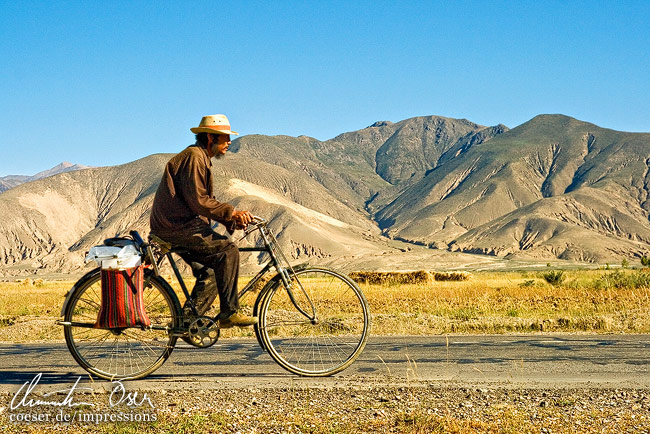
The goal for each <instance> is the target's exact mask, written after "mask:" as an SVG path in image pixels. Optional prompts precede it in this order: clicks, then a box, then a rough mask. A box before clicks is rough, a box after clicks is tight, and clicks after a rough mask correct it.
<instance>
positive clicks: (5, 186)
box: [0, 161, 90, 193]
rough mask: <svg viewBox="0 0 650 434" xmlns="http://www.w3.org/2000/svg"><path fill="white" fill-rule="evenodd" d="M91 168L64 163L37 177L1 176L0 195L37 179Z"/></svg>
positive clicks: (39, 173) (38, 174)
mask: <svg viewBox="0 0 650 434" xmlns="http://www.w3.org/2000/svg"><path fill="white" fill-rule="evenodd" d="M89 168H90V167H89V166H84V165H81V164H72V163H68V162H67V161H64V162H63V163H61V164H58V165H56V166H54V167H53V168H51V169H48V170H44V171H42V172H38V173H37V174H36V175H31V176H29V175H8V176H0V193H2V192H3V191H5V190H9V189H10V188H13V187H16V186H18V185H20V184H24V183H26V182H31V181H36V180H37V179H43V178H47V177H48V176H54V175H58V174H59V173H64V172H72V171H74V170H82V169H89Z"/></svg>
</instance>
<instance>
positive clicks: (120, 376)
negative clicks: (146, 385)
mask: <svg viewBox="0 0 650 434" xmlns="http://www.w3.org/2000/svg"><path fill="white" fill-rule="evenodd" d="M151 274H152V272H151V271H150V270H145V281H147V279H148V282H149V283H148V285H146V286H145V288H144V290H143V301H144V307H145V311H146V312H147V316H148V317H149V319H150V320H151V326H150V327H149V328H146V329H141V328H139V327H129V328H122V329H96V328H92V325H93V324H94V323H95V321H96V320H97V314H98V313H99V309H100V304H101V294H102V291H101V275H100V270H99V269H96V270H93V271H92V272H90V273H88V274H86V275H85V276H84V277H82V278H81V279H80V280H79V282H77V283H76V284H75V286H74V288H73V289H72V294H71V295H70V297H71V298H70V301H69V302H68V305H67V306H66V310H65V312H64V320H65V322H67V323H71V324H72V325H64V334H65V341H66V344H67V346H68V349H69V350H70V353H71V354H72V356H73V357H74V359H75V360H76V361H77V363H79V365H81V367H82V368H84V369H85V370H86V371H88V372H89V373H91V374H94V375H96V376H97V377H100V378H104V379H106V380H135V379H139V378H143V377H146V376H147V375H149V374H151V373H152V372H153V371H155V370H156V369H158V368H159V367H160V366H161V365H162V364H163V363H164V362H165V360H167V358H168V357H169V355H170V354H171V352H172V350H173V349H174V345H175V344H176V340H177V337H176V336H173V335H172V330H173V329H174V328H175V327H177V326H178V324H177V323H178V321H179V316H180V303H179V302H178V298H177V297H176V294H175V293H174V290H173V289H172V288H171V287H170V286H169V285H168V284H167V282H165V281H164V280H163V279H161V278H159V277H156V276H153V275H151Z"/></svg>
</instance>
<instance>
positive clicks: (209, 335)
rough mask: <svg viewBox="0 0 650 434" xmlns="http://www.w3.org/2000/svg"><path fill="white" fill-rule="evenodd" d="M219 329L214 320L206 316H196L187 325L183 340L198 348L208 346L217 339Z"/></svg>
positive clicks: (219, 332)
mask: <svg viewBox="0 0 650 434" xmlns="http://www.w3.org/2000/svg"><path fill="white" fill-rule="evenodd" d="M220 334H221V330H220V329H219V325H218V324H217V323H216V321H215V320H213V319H212V318H209V317H207V316H200V317H197V318H196V319H195V320H194V321H192V323H191V324H190V326H189V327H188V335H187V339H185V342H187V343H189V344H191V345H194V346H195V347H198V348H208V347H211V346H212V345H214V344H215V343H216V342H217V341H218V340H219V335H220Z"/></svg>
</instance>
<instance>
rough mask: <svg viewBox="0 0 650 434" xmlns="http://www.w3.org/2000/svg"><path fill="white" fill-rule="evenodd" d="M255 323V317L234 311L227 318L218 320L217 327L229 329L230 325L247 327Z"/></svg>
mask: <svg viewBox="0 0 650 434" xmlns="http://www.w3.org/2000/svg"><path fill="white" fill-rule="evenodd" d="M255 324H257V317H254V316H248V315H244V314H243V313H239V312H235V313H233V314H232V315H230V316H229V317H228V318H225V319H220V320H219V328H222V329H229V328H231V327H232V326H237V327H248V326H252V325H255Z"/></svg>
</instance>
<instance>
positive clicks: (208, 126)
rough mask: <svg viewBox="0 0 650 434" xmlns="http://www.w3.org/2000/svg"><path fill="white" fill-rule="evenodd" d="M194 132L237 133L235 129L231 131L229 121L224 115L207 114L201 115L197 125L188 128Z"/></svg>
mask: <svg viewBox="0 0 650 434" xmlns="http://www.w3.org/2000/svg"><path fill="white" fill-rule="evenodd" d="M190 131H192V132H193V133H194V134H198V133H212V134H234V135H239V133H237V132H236V131H231V129H230V121H228V118H227V117H226V115H209V116H203V118H202V119H201V123H199V126H198V127H195V128H190Z"/></svg>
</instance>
